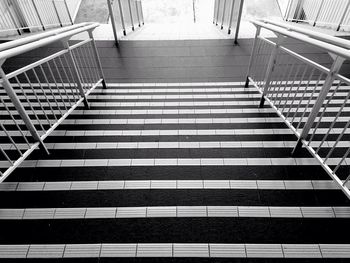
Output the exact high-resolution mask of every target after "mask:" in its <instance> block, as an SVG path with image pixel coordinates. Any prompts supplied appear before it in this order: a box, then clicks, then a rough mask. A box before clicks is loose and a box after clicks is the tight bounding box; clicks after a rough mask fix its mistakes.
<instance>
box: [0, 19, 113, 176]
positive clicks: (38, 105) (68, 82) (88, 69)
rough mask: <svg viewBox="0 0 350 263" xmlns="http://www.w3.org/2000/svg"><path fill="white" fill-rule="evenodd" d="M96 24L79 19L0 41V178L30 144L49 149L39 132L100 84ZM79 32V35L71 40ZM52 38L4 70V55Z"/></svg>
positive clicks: (22, 157) (44, 133)
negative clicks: (46, 50)
mask: <svg viewBox="0 0 350 263" xmlns="http://www.w3.org/2000/svg"><path fill="white" fill-rule="evenodd" d="M98 26H99V25H98V24H96V23H95V24H87V23H83V24H81V25H75V26H72V27H70V30H67V29H59V30H54V31H52V32H47V33H42V34H39V35H36V36H31V37H28V39H27V40H26V39H19V40H15V41H12V42H9V44H7V43H5V44H1V45H0V50H1V51H0V77H1V82H0V119H1V122H0V134H1V138H2V142H1V144H0V152H1V153H2V156H1V157H0V158H1V159H0V182H2V181H4V180H5V179H6V177H7V176H8V175H10V174H11V172H13V171H14V170H15V169H16V168H17V167H18V166H19V165H20V164H21V163H22V162H23V161H24V160H25V159H26V158H27V157H28V156H29V155H30V154H31V153H32V152H33V151H34V150H35V149H36V148H38V147H40V148H41V149H43V150H44V151H45V152H46V153H49V152H48V150H47V147H46V146H45V143H44V140H45V138H47V137H48V136H49V135H50V134H51V133H52V132H53V131H54V130H55V129H56V128H57V127H58V126H59V125H60V124H61V123H62V122H63V121H64V120H65V119H66V118H67V117H68V116H69V114H70V113H71V112H72V111H73V110H74V109H75V108H76V107H77V106H79V105H80V104H81V103H84V105H85V107H86V108H88V107H89V103H88V100H87V98H88V96H89V94H90V93H91V92H92V91H93V90H94V89H95V88H96V87H97V86H103V87H104V88H105V87H106V84H105V78H104V75H103V70H102V67H101V62H100V59H99V55H98V51H97V48H96V44H95V41H94V37H93V33H92V32H93V30H94V29H95V28H96V27H98ZM82 33H84V34H86V35H87V37H86V39H85V40H83V41H75V42H74V43H71V41H70V39H71V38H72V37H73V36H75V35H77V34H82ZM33 39H34V40H33ZM52 43H61V44H62V46H63V47H62V48H59V51H57V52H55V53H54V54H50V55H48V56H46V57H44V58H41V59H39V60H37V61H35V62H33V63H30V64H28V65H25V66H23V67H21V68H19V69H16V70H12V71H11V72H5V71H6V68H7V66H6V61H7V60H11V59H12V58H14V57H15V56H18V55H20V54H23V53H26V52H29V51H32V50H36V49H40V48H42V47H44V46H46V45H48V44H52ZM3 45H4V46H3Z"/></svg>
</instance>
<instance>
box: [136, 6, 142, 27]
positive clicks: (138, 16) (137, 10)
mask: <svg viewBox="0 0 350 263" xmlns="http://www.w3.org/2000/svg"><path fill="white" fill-rule="evenodd" d="M134 1H135V7H136V16H137V22H139V27H141V21H140V14H139V5H138V4H137V3H138V1H137V0H134Z"/></svg>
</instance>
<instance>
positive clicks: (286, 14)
mask: <svg viewBox="0 0 350 263" xmlns="http://www.w3.org/2000/svg"><path fill="white" fill-rule="evenodd" d="M292 4H293V0H288V4H287V8H286V13H285V14H284V20H286V21H288V17H289V14H290V10H291V8H292Z"/></svg>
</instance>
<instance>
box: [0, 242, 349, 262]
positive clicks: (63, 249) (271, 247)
mask: <svg viewBox="0 0 350 263" xmlns="http://www.w3.org/2000/svg"><path fill="white" fill-rule="evenodd" d="M104 257H107V258H122V257H123V258H136V257H139V258H144V257H153V258H194V257H197V258H305V259H309V258H310V259H311V258H323V259H327V258H350V244H249V243H248V244H243V243H235V244H229V243H220V244H219V243H108V244H107V243H100V244H24V245H0V258H3V259H4V258H16V259H22V258H23V259H24V258H47V259H50V258H104Z"/></svg>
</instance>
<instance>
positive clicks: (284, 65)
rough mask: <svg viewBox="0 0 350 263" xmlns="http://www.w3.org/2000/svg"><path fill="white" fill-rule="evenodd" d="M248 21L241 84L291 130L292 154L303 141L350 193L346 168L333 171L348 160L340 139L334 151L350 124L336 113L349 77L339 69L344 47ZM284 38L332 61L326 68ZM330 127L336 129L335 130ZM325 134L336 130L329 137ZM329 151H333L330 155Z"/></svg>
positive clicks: (349, 94) (346, 99)
mask: <svg viewBox="0 0 350 263" xmlns="http://www.w3.org/2000/svg"><path fill="white" fill-rule="evenodd" d="M252 23H253V24H254V25H255V26H256V28H257V31H256V35H255V40H254V44H253V49H252V53H251V57H250V61H249V66H248V72H247V80H246V87H248V85H249V82H252V84H253V85H254V86H255V87H256V88H257V89H258V91H259V92H260V93H261V95H262V96H261V100H260V105H259V107H263V105H264V103H265V101H266V102H267V103H268V104H269V105H270V106H271V107H272V108H273V109H274V110H275V111H276V113H277V114H278V115H279V116H280V117H281V118H282V119H283V121H284V122H285V124H286V125H287V126H288V127H289V128H290V129H291V130H292V132H293V133H294V134H295V135H296V137H297V138H298V141H297V143H296V146H295V147H294V149H293V152H292V155H294V154H297V153H298V152H299V150H300V149H301V147H302V146H304V147H305V148H306V149H307V150H308V152H309V153H310V154H311V155H312V156H313V157H314V158H315V159H316V160H317V161H318V162H319V164H320V165H321V166H322V168H323V169H324V170H325V171H326V172H327V174H328V175H329V176H330V177H331V178H332V179H333V180H334V182H335V183H336V185H337V186H338V187H339V188H340V189H341V190H342V191H343V192H344V193H345V195H346V196H347V197H348V198H349V199H350V189H349V187H348V185H347V183H348V182H349V181H350V175H349V173H348V176H347V178H346V179H345V181H343V180H341V179H340V178H339V174H338V170H339V168H340V167H341V166H342V165H344V164H345V163H347V162H348V160H349V159H348V156H349V154H350V147H348V145H346V146H345V147H346V149H345V150H344V149H343V150H341V151H335V149H336V147H338V145H339V144H340V147H343V148H344V145H343V146H342V143H341V142H343V141H344V140H345V137H344V135H345V134H347V133H348V132H349V130H348V128H349V127H350V120H349V119H348V118H346V119H344V118H342V114H343V111H342V109H344V107H347V105H349V103H350V91H349V90H348V89H349V86H350V79H348V78H346V77H344V76H342V75H340V73H339V71H340V69H341V67H342V65H343V63H344V61H345V60H349V59H350V51H349V50H348V49H346V48H343V47H340V46H337V45H334V44H330V43H326V42H324V41H321V40H319V39H314V38H312V37H310V36H309V35H304V34H302V33H301V32H291V31H289V30H286V29H285V28H282V27H279V26H275V25H270V24H267V23H265V22H260V21H252ZM261 29H267V30H269V31H271V32H273V33H275V34H276V35H277V39H267V38H265V37H263V36H262V35H261V34H260V33H261ZM321 37H322V36H321ZM321 37H320V38H321ZM287 39H296V40H298V41H300V42H302V43H304V44H309V45H311V46H313V47H318V48H320V49H322V50H324V51H327V52H329V53H330V55H331V58H332V59H333V63H332V66H331V67H328V68H327V67H325V66H322V65H320V64H318V63H317V62H314V61H312V60H311V59H310V58H306V57H304V56H302V55H300V54H298V53H297V52H294V51H292V50H290V49H289V48H288V46H287V45H286V43H288V42H287V41H286V40H287ZM333 42H335V40H333ZM343 87H346V89H347V91H346V92H342V90H343ZM335 97H338V98H337V99H336V100H337V104H340V108H339V109H337V111H336V112H335V113H333V115H332V114H331V115H327V114H326V112H328V110H329V107H330V105H331V104H332V103H333V101H332V100H333V98H335ZM333 112H334V111H333ZM334 114H335V116H334ZM344 121H345V123H344ZM335 127H336V129H337V130H338V131H337V133H336V134H334V128H335ZM330 134H332V136H336V139H335V143H334V138H333V139H332V138H330V136H329V135H330ZM317 136H321V138H322V140H321V142H319V141H317V140H320V139H317V140H316V139H315V138H316V137H317ZM337 149H338V148H337ZM344 151H345V152H344ZM335 152H337V156H336V157H334V158H333V157H332V156H334V153H335ZM339 155H340V157H339ZM331 157H332V158H331Z"/></svg>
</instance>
